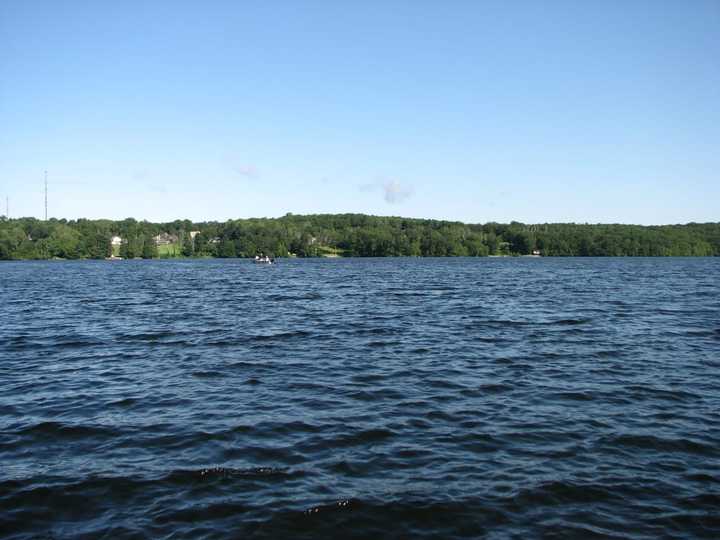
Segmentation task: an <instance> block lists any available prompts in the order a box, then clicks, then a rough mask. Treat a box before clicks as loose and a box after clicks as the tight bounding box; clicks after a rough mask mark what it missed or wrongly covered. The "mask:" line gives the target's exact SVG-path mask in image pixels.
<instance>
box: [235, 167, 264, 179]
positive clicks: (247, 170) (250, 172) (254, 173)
mask: <svg viewBox="0 0 720 540" xmlns="http://www.w3.org/2000/svg"><path fill="white" fill-rule="evenodd" d="M235 172H236V173H238V174H239V175H240V176H244V177H245V178H257V177H258V176H260V172H259V171H258V169H257V167H256V166H255V165H240V166H239V167H235Z"/></svg>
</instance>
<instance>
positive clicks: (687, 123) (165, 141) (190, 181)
mask: <svg viewBox="0 0 720 540" xmlns="http://www.w3.org/2000/svg"><path fill="white" fill-rule="evenodd" d="M45 169H47V170H48V177H49V184H50V197H49V199H50V205H49V206H50V209H49V213H50V215H51V216H56V217H65V218H78V217H88V218H99V217H108V218H124V217H128V216H133V217H135V218H138V219H148V220H151V221H165V220H172V219H176V218H189V219H192V220H196V221H199V220H225V219H228V218H240V217H253V216H255V217H258V216H280V215H283V214H285V213H286V212H293V213H296V214H304V213H325V212H329V213H339V212H363V213H370V214H377V215H402V216H408V217H427V218H440V219H453V220H461V221H466V222H487V221H500V222H508V221H511V220H517V221H523V222H528V223H530V222H558V221H563V222H571V221H574V222H623V223H643V224H658V223H682V222H688V221H718V220H720V2H718V1H716V0H709V1H702V0H693V1H691V2H683V1H674V2H669V1H662V0H654V1H647V2H644V1H636V0H623V1H612V0H606V1H597V2H577V1H567V2H563V1H559V0H557V1H550V2H540V1H532V2H530V1H527V2H526V1H520V0H517V1H513V2H505V1H499V2H489V1H488V2H477V1H468V2H462V1H460V0H455V1H451V2H440V1H436V2H430V1H423V0H420V1H407V2H401V1H392V0H391V1H373V0H363V1H362V2H360V1H357V2H321V1H308V2H302V1H299V0H294V1H289V0H288V1H283V2H272V1H264V2H260V1H258V2H235V1H232V2H231V1H228V2H221V1H208V2H182V1H178V0H175V1H168V2H163V1H154V2H140V1H138V2H134V1H123V2H96V1H87V2H81V1H77V2H73V1H66V2H56V1H48V2H40V1H33V0H22V1H21V0H8V1H5V2H2V3H0V195H2V197H3V199H4V198H5V196H6V195H7V196H9V198H10V215H11V216H13V217H18V216H37V217H41V216H42V213H43V171H44V170H45ZM4 202H5V201H4V200H3V204H2V210H1V211H0V213H4V210H5V208H4V207H5V205H4Z"/></svg>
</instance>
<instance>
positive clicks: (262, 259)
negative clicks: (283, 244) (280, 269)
mask: <svg viewBox="0 0 720 540" xmlns="http://www.w3.org/2000/svg"><path fill="white" fill-rule="evenodd" d="M274 263H275V259H272V258H270V257H268V256H267V255H255V264H274Z"/></svg>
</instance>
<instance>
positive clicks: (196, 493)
mask: <svg viewBox="0 0 720 540" xmlns="http://www.w3.org/2000/svg"><path fill="white" fill-rule="evenodd" d="M719 284H720V260H719V259H529V258H525V259H443V260H439V259H375V260H372V259H366V260H360V259H354V260H353V259H339V260H283V261H280V263H279V264H277V265H275V266H260V265H254V264H252V263H251V262H249V261H246V260H200V261H155V262H147V261H123V262H90V261H84V262H21V263H3V264H0V299H1V301H2V302H1V303H0V537H8V538H95V537H104V538H248V537H257V538H302V537H308V538H317V537H338V538H339V537H344V538H348V537H349V538H366V537H376V538H453V537H485V538H533V537H547V538H638V539H640V538H647V539H651V538H653V539H654V538H661V537H663V538H700V537H704V538H720V292H719V289H718V286H719Z"/></svg>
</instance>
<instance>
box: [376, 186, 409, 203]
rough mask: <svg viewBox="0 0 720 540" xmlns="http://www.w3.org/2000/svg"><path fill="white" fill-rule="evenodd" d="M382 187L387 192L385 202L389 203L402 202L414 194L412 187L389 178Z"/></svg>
mask: <svg viewBox="0 0 720 540" xmlns="http://www.w3.org/2000/svg"><path fill="white" fill-rule="evenodd" d="M382 187H383V191H384V192H385V202H387V203H389V204H398V203H401V202H403V201H405V200H407V199H409V198H410V197H411V196H412V194H413V190H412V188H411V187H409V186H404V185H402V184H400V182H398V181H397V180H388V181H387V182H385V183H384V184H383V186H382Z"/></svg>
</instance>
